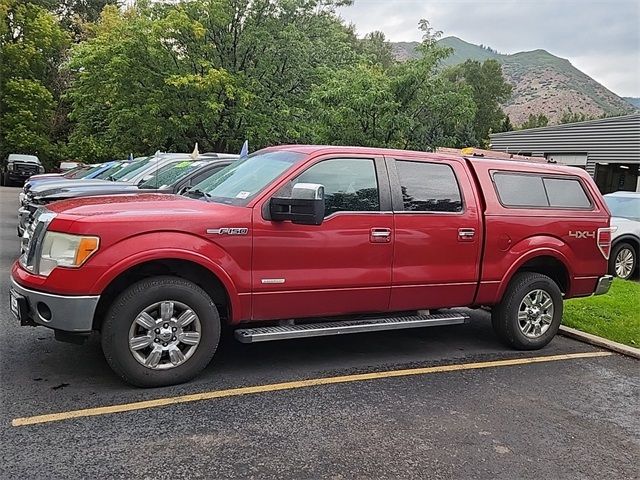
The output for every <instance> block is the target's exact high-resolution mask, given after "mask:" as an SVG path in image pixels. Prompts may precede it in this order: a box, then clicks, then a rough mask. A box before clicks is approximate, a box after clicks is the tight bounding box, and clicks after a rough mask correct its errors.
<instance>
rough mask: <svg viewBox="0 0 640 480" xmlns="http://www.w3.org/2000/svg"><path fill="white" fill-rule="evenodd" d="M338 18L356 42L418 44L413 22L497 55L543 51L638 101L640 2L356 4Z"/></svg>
mask: <svg viewBox="0 0 640 480" xmlns="http://www.w3.org/2000/svg"><path fill="white" fill-rule="evenodd" d="M339 13H340V15H341V16H342V17H343V18H344V19H345V20H346V21H347V22H349V23H354V24H355V25H356V29H357V31H358V33H359V34H361V35H363V34H365V33H367V32H370V31H372V30H382V31H383V32H384V33H385V34H386V36H387V38H388V39H389V40H392V41H414V40H420V38H421V34H420V31H419V30H418V21H419V20H420V19H421V18H426V19H427V20H429V22H430V23H431V25H432V26H433V27H434V28H435V29H436V30H441V31H442V32H443V36H449V35H455V36H456V37H460V38H462V39H463V40H465V41H467V42H470V43H475V44H480V43H482V44H484V45H488V46H490V47H492V48H494V49H496V50H498V51H499V52H501V53H515V52H521V51H525V50H535V49H538V48H542V49H544V50H547V51H549V52H550V53H553V54H554V55H557V56H559V57H563V58H567V59H569V61H571V63H572V64H573V65H574V66H576V67H577V68H579V69H580V70H582V71H583V72H585V73H586V74H587V75H589V76H591V77H593V78H594V79H596V80H597V81H598V82H600V83H602V84H603V85H604V86H605V87H607V88H609V89H610V90H612V91H613V92H614V93H616V94H618V95H620V96H625V97H640V0H608V1H605V0H355V3H354V5H353V6H351V7H345V8H342V9H340V11H339Z"/></svg>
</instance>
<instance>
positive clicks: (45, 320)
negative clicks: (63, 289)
mask: <svg viewBox="0 0 640 480" xmlns="http://www.w3.org/2000/svg"><path fill="white" fill-rule="evenodd" d="M11 290H12V291H13V292H15V293H17V294H18V296H19V297H20V299H24V301H23V302H21V303H22V305H21V308H20V309H21V317H22V318H21V324H22V325H43V326H45V327H49V328H52V329H54V330H62V331H65V332H73V333H88V332H91V330H93V317H94V314H95V311H96V307H97V306H98V301H99V300H100V295H96V296H69V295H56V294H52V293H45V292H38V291H35V290H30V289H28V288H25V287H23V286H21V285H19V284H18V283H17V282H16V281H15V280H14V279H13V278H12V279H11Z"/></svg>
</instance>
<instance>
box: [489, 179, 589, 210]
mask: <svg viewBox="0 0 640 480" xmlns="http://www.w3.org/2000/svg"><path fill="white" fill-rule="evenodd" d="M493 181H494V184H495V187H496V191H497V193H498V197H499V198H500V202H501V203H502V204H503V205H504V206H506V207H533V208H549V207H551V208H590V207H591V201H590V200H589V197H587V194H586V193H585V191H584V188H583V187H582V184H581V183H580V181H579V180H577V179H573V178H552V177H544V176H542V175H531V174H527V175H524V174H517V173H495V174H494V175H493Z"/></svg>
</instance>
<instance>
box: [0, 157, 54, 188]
mask: <svg viewBox="0 0 640 480" xmlns="http://www.w3.org/2000/svg"><path fill="white" fill-rule="evenodd" d="M38 173H44V167H43V166H42V163H40V159H39V158H38V157H37V156H35V155H22V154H18V153H12V154H10V155H9V156H8V157H7V159H6V160H5V161H4V162H2V168H1V169H0V181H1V183H2V185H5V186H7V187H12V186H18V185H22V184H23V183H24V182H25V180H26V179H27V178H29V177H30V176H31V175H35V174H38Z"/></svg>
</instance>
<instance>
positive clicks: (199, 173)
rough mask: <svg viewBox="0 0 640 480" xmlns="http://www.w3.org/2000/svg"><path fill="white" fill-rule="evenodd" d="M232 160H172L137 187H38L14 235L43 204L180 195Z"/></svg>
mask: <svg viewBox="0 0 640 480" xmlns="http://www.w3.org/2000/svg"><path fill="white" fill-rule="evenodd" d="M233 157H234V156H229V155H226V156H225V155H222V156H220V158H216V157H213V156H209V157H203V158H202V159H201V160H176V161H175V163H169V164H167V165H165V166H164V167H161V168H159V169H158V170H157V171H154V172H152V173H150V174H149V177H145V178H146V179H145V180H143V181H141V183H139V184H138V185H134V184H131V183H126V182H116V181H105V182H101V183H95V182H85V183H74V184H73V185H62V186H57V187H54V188H46V189H44V187H46V185H45V186H41V187H40V188H38V189H36V190H35V191H30V192H29V193H27V195H26V197H25V201H24V202H23V204H22V205H21V207H20V209H19V210H18V236H20V237H21V236H22V235H23V234H24V231H25V230H26V229H27V228H29V225H30V224H31V222H32V220H33V216H34V214H35V212H36V210H37V209H38V208H39V207H41V206H43V205H47V204H49V203H52V202H56V201H58V200H64V199H69V198H78V197H90V196H98V195H102V196H104V195H124V194H134V193H138V192H140V190H143V191H144V192H147V193H149V192H154V191H155V192H158V193H175V194H181V193H184V192H185V191H186V190H187V189H188V188H189V187H191V186H192V185H193V184H195V183H199V182H200V181H202V180H204V179H205V178H208V177H210V176H211V175H213V174H214V173H215V172H216V171H218V170H221V169H222V168H224V167H226V166H227V165H229V164H230V163H232V162H233V161H234V160H235V158H233Z"/></svg>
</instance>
